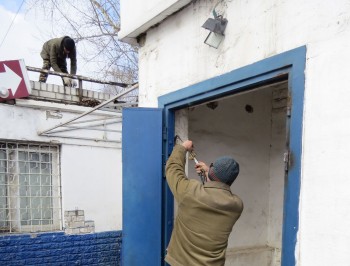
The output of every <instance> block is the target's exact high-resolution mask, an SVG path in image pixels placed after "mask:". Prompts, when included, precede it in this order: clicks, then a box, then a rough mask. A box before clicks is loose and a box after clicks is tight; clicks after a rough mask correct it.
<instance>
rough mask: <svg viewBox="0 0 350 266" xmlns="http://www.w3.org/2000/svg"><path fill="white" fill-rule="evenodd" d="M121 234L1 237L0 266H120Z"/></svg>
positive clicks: (43, 234)
mask: <svg viewBox="0 0 350 266" xmlns="http://www.w3.org/2000/svg"><path fill="white" fill-rule="evenodd" d="M121 245H122V232H121V231H110V232H103V233H94V234H83V235H65V234H64V233H63V232H56V233H41V234H23V235H0V265H6V266H15V265H26V266H27V265H53V266H56V265H121Z"/></svg>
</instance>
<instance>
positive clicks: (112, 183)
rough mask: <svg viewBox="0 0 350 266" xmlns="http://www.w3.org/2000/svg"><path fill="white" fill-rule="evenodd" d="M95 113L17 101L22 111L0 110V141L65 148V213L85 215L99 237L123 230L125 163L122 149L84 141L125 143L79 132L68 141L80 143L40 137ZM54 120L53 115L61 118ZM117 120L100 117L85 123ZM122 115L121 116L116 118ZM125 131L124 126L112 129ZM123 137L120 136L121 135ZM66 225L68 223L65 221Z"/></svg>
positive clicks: (100, 134)
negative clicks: (76, 118) (95, 139)
mask: <svg viewBox="0 0 350 266" xmlns="http://www.w3.org/2000/svg"><path fill="white" fill-rule="evenodd" d="M90 109H91V108H87V107H80V106H70V105H68V106H67V105H64V104H54V103H50V102H42V101H39V102H38V101H34V100H24V99H23V100H21V99H19V100H17V103H16V105H8V104H0V121H1V126H0V139H1V140H9V141H24V142H40V143H52V144H58V145H60V147H61V149H60V162H61V166H60V170H61V185H62V210H63V214H64V211H67V210H75V209H79V210H84V211H85V218H86V220H93V221H94V222H95V231H96V232H101V231H110V230H121V229H122V216H121V213H122V159H121V147H120V144H118V143H115V142H103V141H101V142H96V141H91V140H82V139H79V138H84V137H92V138H100V139H101V138H106V139H118V138H119V139H120V136H119V137H117V136H116V134H117V133H108V134H114V135H113V136H111V135H109V136H107V135H106V133H105V132H103V131H91V130H76V131H68V132H64V133H63V135H66V136H68V135H69V136H73V137H77V139H75V138H69V137H68V138H60V137H47V136H39V135H38V132H39V131H42V130H45V129H48V128H50V127H52V126H55V125H58V124H60V123H62V122H65V121H67V120H69V119H71V118H73V117H77V116H78V115H79V114H81V113H83V112H84V111H86V110H90ZM57 111H59V113H60V114H61V115H62V117H61V118H59V119H57V118H53V117H50V116H49V115H48V113H47V112H57ZM106 115H107V116H108V115H111V113H110V112H104V111H96V114H94V113H93V114H91V115H88V116H87V117H85V118H84V119H94V118H95V119H96V118H102V117H104V116H106ZM113 115H116V114H113ZM108 128H109V129H114V130H116V129H119V130H120V129H121V123H119V124H117V125H112V126H109V127H108ZM119 135H120V134H119ZM63 224H64V221H63Z"/></svg>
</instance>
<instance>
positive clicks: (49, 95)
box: [29, 81, 113, 104]
mask: <svg viewBox="0 0 350 266" xmlns="http://www.w3.org/2000/svg"><path fill="white" fill-rule="evenodd" d="M30 86H31V88H32V92H31V94H30V96H29V98H30V99H37V100H45V101H51V102H59V103H66V104H77V103H79V102H80V99H79V88H72V87H67V86H59V85H54V84H48V83H41V82H38V81H30ZM81 96H82V99H83V100H98V101H100V102H103V101H105V100H109V99H110V98H112V97H113V95H111V94H106V93H103V92H97V91H91V90H84V89H83V90H82V95H81Z"/></svg>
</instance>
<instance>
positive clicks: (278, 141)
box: [175, 80, 289, 266]
mask: <svg viewBox="0 0 350 266" xmlns="http://www.w3.org/2000/svg"><path fill="white" fill-rule="evenodd" d="M287 108H288V81H287V80H283V81H279V82H276V83H272V84H269V85H265V86H261V87H257V88H254V89H250V90H248V91H245V92H241V93H237V94H234V95H231V96H226V97H223V98H217V99H215V100H211V101H210V102H204V103H201V104H198V105H194V106H191V107H186V108H184V109H181V110H178V111H176V112H175V134H178V135H180V136H181V135H182V136H183V137H188V138H189V139H191V140H193V141H194V145H195V151H196V153H197V159H199V160H201V161H204V162H206V163H207V164H208V165H209V164H210V163H211V162H213V161H214V160H215V159H216V158H217V157H219V156H223V155H229V156H232V157H233V158H235V159H236V160H237V161H238V162H239V164H240V175H239V176H238V179H237V180H236V181H235V183H234V184H233V185H232V187H231V190H232V192H233V193H234V194H237V195H238V196H239V197H240V198H241V199H242V200H243V203H244V211H243V213H242V216H241V218H240V219H239V220H238V222H237V223H236V225H235V226H234V228H233V231H232V233H231V235H230V238H229V243H228V249H227V256H226V257H227V258H226V265H235V266H239V265H242V266H243V265H244V266H246V265H249V266H255V265H256V266H265V265H266V266H271V265H276V266H277V265H281V248H282V227H283V206H284V188H285V181H284V180H285V163H284V157H285V156H284V154H285V152H286V151H287V149H288V136H287V135H288V125H289V123H288V119H289V118H288V116H287ZM188 176H189V177H195V178H196V173H195V171H194V163H192V162H189V165H188ZM175 212H176V207H175Z"/></svg>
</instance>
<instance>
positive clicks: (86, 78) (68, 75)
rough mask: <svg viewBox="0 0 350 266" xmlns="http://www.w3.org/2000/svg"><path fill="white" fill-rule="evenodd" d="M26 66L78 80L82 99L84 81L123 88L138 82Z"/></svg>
mask: <svg viewBox="0 0 350 266" xmlns="http://www.w3.org/2000/svg"><path fill="white" fill-rule="evenodd" d="M26 68H27V70H28V71H32V72H38V73H46V74H50V75H55V76H59V77H62V78H63V77H67V78H71V79H75V80H78V88H77V89H78V93H79V95H78V96H79V100H80V101H81V100H82V98H83V81H87V82H92V83H98V84H103V85H111V86H117V87H121V88H127V87H129V86H133V85H135V84H137V83H133V84H127V83H122V82H115V81H106V80H100V79H94V78H89V77H85V76H81V75H71V74H67V73H61V72H55V71H51V70H45V69H41V68H37V67H31V66H27V67H26Z"/></svg>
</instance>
